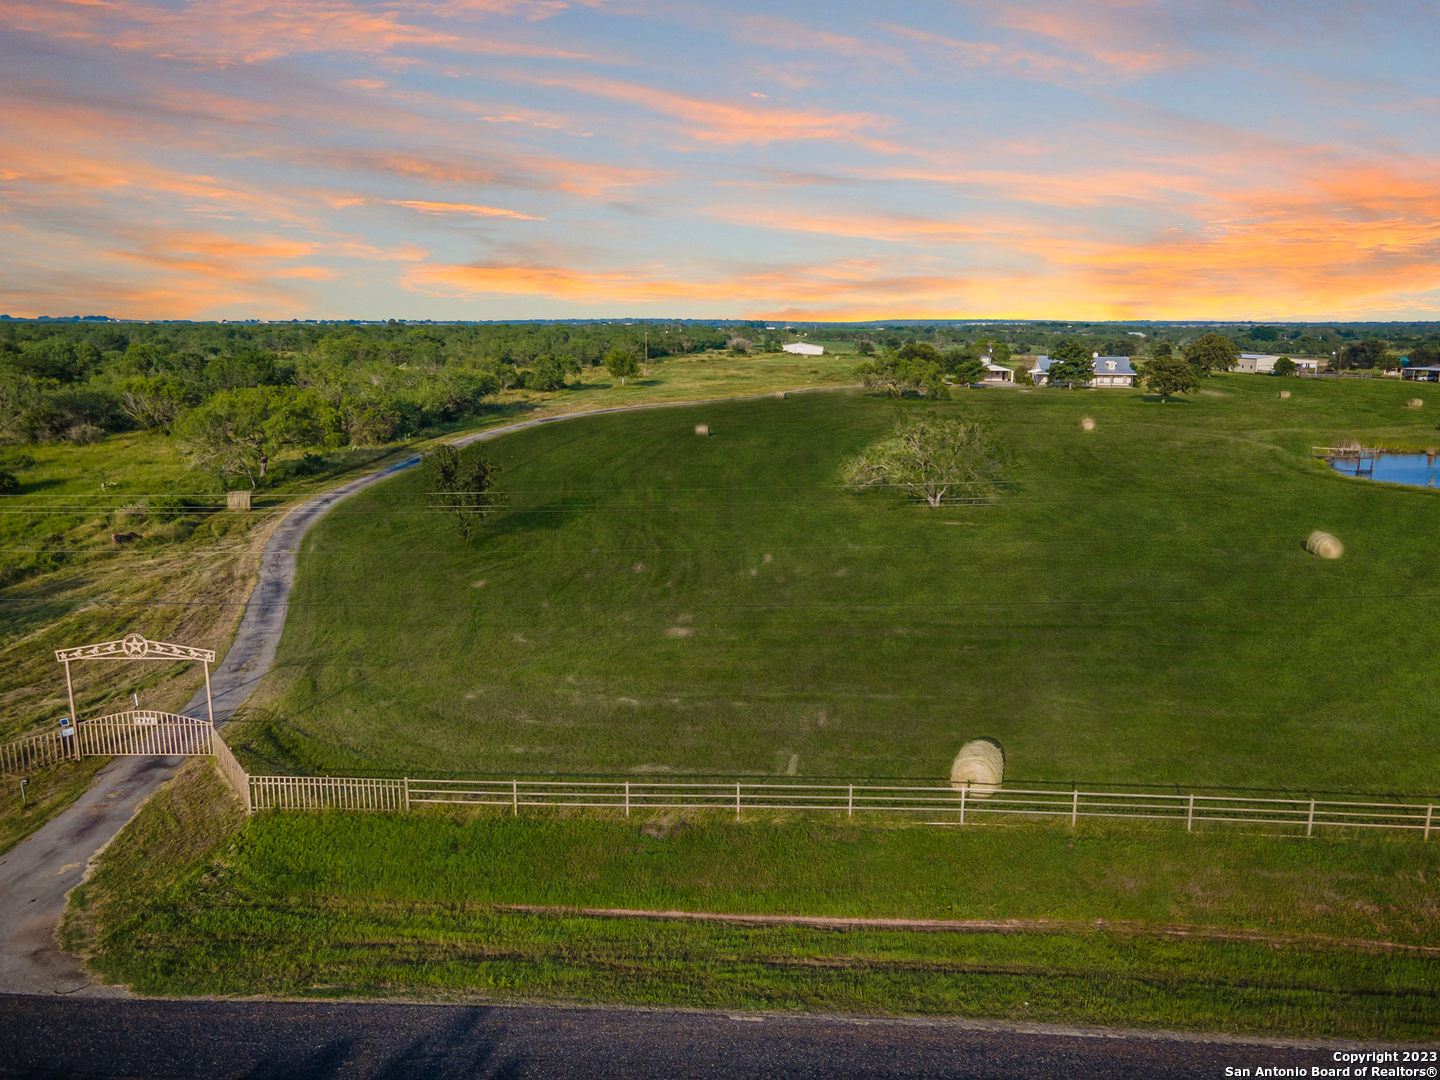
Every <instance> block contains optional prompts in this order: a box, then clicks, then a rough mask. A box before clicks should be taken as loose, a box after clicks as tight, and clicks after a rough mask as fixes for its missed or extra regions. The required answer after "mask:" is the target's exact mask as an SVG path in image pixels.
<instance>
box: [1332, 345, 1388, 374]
mask: <svg viewBox="0 0 1440 1080" xmlns="http://www.w3.org/2000/svg"><path fill="white" fill-rule="evenodd" d="M1390 364H1391V360H1390V346H1389V345H1388V344H1386V343H1385V342H1384V341H1381V340H1380V339H1379V338H1366V339H1365V340H1364V341H1357V342H1355V343H1354V344H1352V345H1346V346H1345V347H1344V348H1343V349H1341V350H1340V366H1341V367H1342V368H1352V367H1353V368H1362V369H1364V370H1367V371H1368V370H1369V369H1371V368H1377V367H1378V368H1380V369H1381V370H1385V371H1389V370H1393V369H1392V368H1391V367H1390V366H1388V365H1390Z"/></svg>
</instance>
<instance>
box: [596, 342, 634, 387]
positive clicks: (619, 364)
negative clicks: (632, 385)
mask: <svg viewBox="0 0 1440 1080" xmlns="http://www.w3.org/2000/svg"><path fill="white" fill-rule="evenodd" d="M605 370H606V371H608V372H609V373H610V377H611V378H612V379H619V380H620V385H621V386H624V385H625V380H626V379H627V378H631V379H633V378H634V377H635V376H636V375H639V374H640V361H638V360H637V359H635V354H634V353H633V352H631V351H630V350H629V349H611V350H610V351H609V352H607V353H606V354H605Z"/></svg>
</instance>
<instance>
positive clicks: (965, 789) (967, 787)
mask: <svg viewBox="0 0 1440 1080" xmlns="http://www.w3.org/2000/svg"><path fill="white" fill-rule="evenodd" d="M969 794H970V781H969V780H966V781H965V786H964V787H963V788H961V789H960V824H961V825H964V824H965V796H966V795H969Z"/></svg>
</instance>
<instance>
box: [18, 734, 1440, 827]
mask: <svg viewBox="0 0 1440 1080" xmlns="http://www.w3.org/2000/svg"><path fill="white" fill-rule="evenodd" d="M73 738H74V739H78V740H79V745H80V752H81V753H82V754H156V755H171V754H213V755H214V756H215V761H216V765H217V766H218V767H219V769H220V773H221V775H222V776H224V778H225V780H226V782H227V783H228V784H229V785H230V786H231V787H232V788H233V789H234V790H235V792H236V794H237V795H239V797H240V799H241V800H242V801H243V802H244V804H245V810H246V812H247V813H254V812H255V811H256V810H378V811H407V810H410V809H412V808H414V807H416V806H424V805H450V806H488V807H493V808H497V809H501V810H508V811H510V812H511V813H512V814H519V813H520V811H521V810H522V809H547V808H548V809H562V808H566V807H569V808H577V809H578V808H589V809H600V810H613V811H616V812H619V813H623V814H624V815H625V816H626V817H629V816H630V815H631V814H634V813H637V812H646V811H653V810H716V811H724V812H728V813H733V814H734V815H735V816H736V818H737V819H738V818H740V817H743V816H744V814H745V812H746V811H763V812H775V811H783V810H794V811H823V812H829V813H834V814H843V815H846V816H849V817H853V816H854V815H855V814H857V813H859V814H875V813H891V814H909V815H912V816H918V817H919V818H920V819H921V820H924V821H927V822H931V823H933V824H937V825H966V824H979V823H983V822H995V821H1003V820H1006V819H1010V818H1018V819H1026V818H1028V819H1032V820H1035V819H1045V818H1052V819H1053V818H1059V819H1062V820H1067V819H1068V821H1069V824H1071V825H1072V826H1073V825H1077V824H1079V821H1080V819H1081V818H1129V819H1136V820H1151V821H1173V822H1175V823H1176V824H1177V825H1178V824H1180V823H1182V822H1183V823H1184V825H1185V828H1186V829H1187V830H1194V828H1195V827H1196V826H1197V825H1206V824H1246V825H1255V826H1280V827H1289V828H1292V829H1295V830H1296V831H1299V830H1303V831H1304V834H1305V835H1306V836H1312V835H1314V833H1315V830H1316V829H1322V828H1351V829H1391V830H1399V831H1402V832H1406V833H1415V834H1419V836H1420V837H1421V838H1422V839H1424V840H1429V839H1430V834H1431V832H1432V831H1437V830H1440V815H1437V814H1436V812H1435V811H1436V806H1435V805H1432V804H1429V803H1423V802H1368V801H1360V800H1351V799H1313V798H1308V797H1305V796H1292V797H1288V798H1271V797H1264V796H1257V795H1245V794H1229V795H1198V794H1169V793H1160V792H1139V793H1137V792H1114V791H1056V790H1048V791H1046V790H1037V789H1025V788H1003V787H1002V788H1001V789H1000V790H998V791H984V792H982V791H980V790H971V789H968V788H957V787H952V786H950V785H948V784H930V785H896V784H865V783H860V784H855V783H842V784H807V783H800V782H795V783H783V782H775V781H745V780H739V781H733V782H730V781H724V782H721V781H695V782H673V781H637V780H586V781H582V780H531V779H526V780H522V779H520V778H518V777H517V778H514V779H509V780H425V779H411V778H405V779H399V780H395V779H379V778H362V777H348V776H252V775H250V774H249V773H247V772H246V771H245V768H244V767H243V766H242V765H241V764H240V762H239V761H238V760H237V759H236V758H235V755H234V754H232V753H231V752H230V748H229V747H228V746H226V745H225V741H224V740H223V739H222V738H221V737H220V735H219V733H218V732H216V731H214V730H212V729H211V727H210V725H209V724H208V723H207V722H206V721H203V720H192V719H191V718H190V717H188V716H177V715H175V714H173V713H155V712H146V711H144V710H135V711H132V712H125V713H117V714H115V715H114V716H107V717H101V718H100V719H98V720H87V721H84V722H83V723H81V724H80V725H79V728H78V729H77V731H76V734H75V736H73ZM70 742H71V738H65V739H62V738H61V737H60V736H59V735H58V733H56V732H47V733H45V734H43V735H37V736H32V737H30V738H28V739H21V740H18V741H16V742H12V743H8V744H5V745H0V770H3V771H5V772H11V773H14V772H25V771H29V770H31V769H34V768H39V767H42V766H44V765H46V764H51V763H53V762H55V761H58V760H61V759H62V758H64V757H66V756H69V754H73V753H74V751H73V750H71V749H70V747H69V746H68V745H65V744H68V743H70Z"/></svg>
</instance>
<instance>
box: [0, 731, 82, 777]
mask: <svg viewBox="0 0 1440 1080" xmlns="http://www.w3.org/2000/svg"><path fill="white" fill-rule="evenodd" d="M69 742H70V739H65V738H61V736H60V732H58V731H42V732H41V733H40V734H39V735H27V736H26V737H25V738H23V739H16V740H15V741H14V742H8V743H3V744H0V774H3V775H6V776H24V775H26V774H27V773H32V772H35V771H36V770H37V769H43V768H45V767H46V766H47V765H54V764H56V763H57V762H60V761H63V760H64V759H65V758H67V757H74V756H75V751H74V750H72V749H71V748H70V746H69V745H68V744H69Z"/></svg>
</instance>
